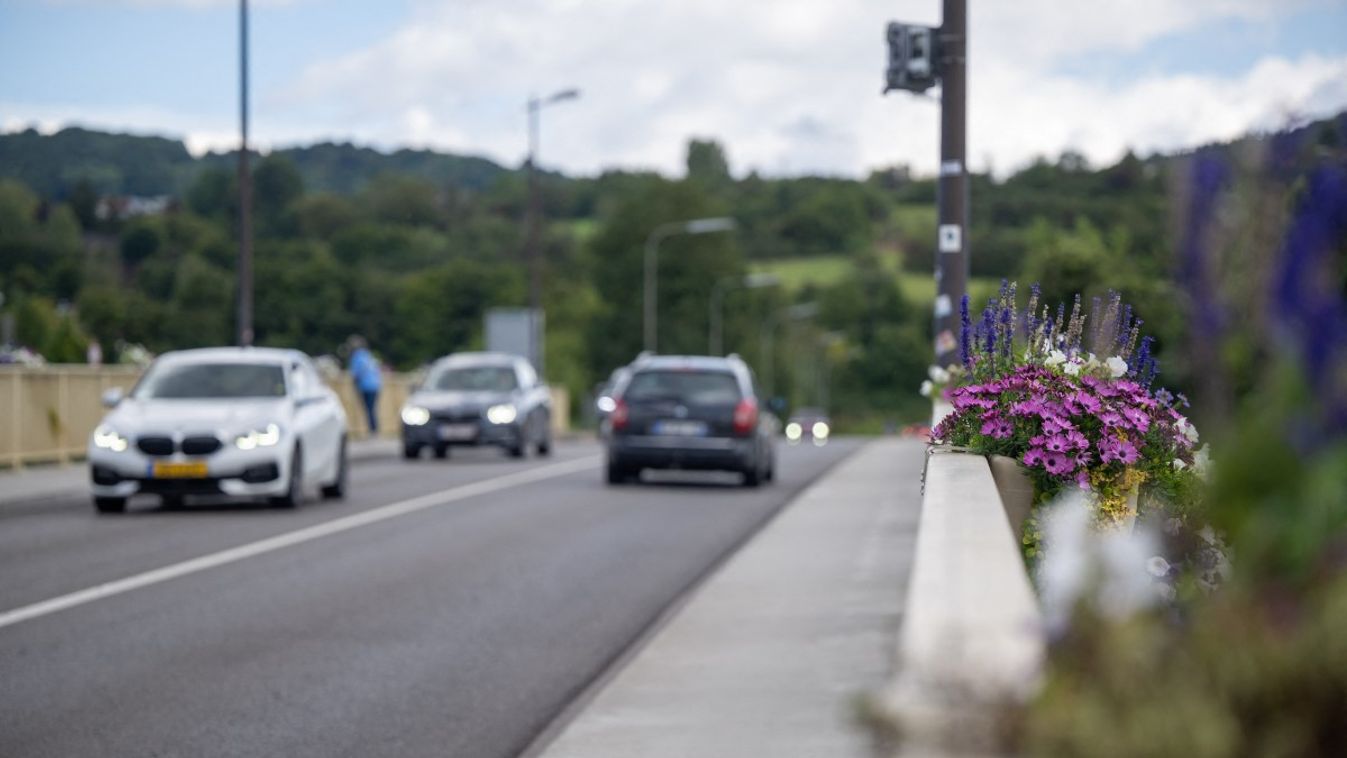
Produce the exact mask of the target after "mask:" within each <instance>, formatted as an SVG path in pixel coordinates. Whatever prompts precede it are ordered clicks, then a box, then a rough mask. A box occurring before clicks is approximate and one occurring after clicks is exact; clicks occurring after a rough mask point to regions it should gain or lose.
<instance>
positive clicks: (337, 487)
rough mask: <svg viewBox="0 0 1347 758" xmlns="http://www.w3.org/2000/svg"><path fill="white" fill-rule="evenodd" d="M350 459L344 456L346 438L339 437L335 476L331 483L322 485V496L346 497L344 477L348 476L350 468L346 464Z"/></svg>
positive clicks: (330, 497) (331, 497)
mask: <svg viewBox="0 0 1347 758" xmlns="http://www.w3.org/2000/svg"><path fill="white" fill-rule="evenodd" d="M349 462H350V461H349V460H348V459H347V457H346V438H345V437H342V438H341V446H340V447H339V448H338V452H337V478H336V479H334V480H333V481H332V483H331V484H329V485H326V486H324V487H323V497H325V498H329V499H337V498H343V497H346V479H347V477H349V476H350V473H349V471H350V469H349V466H348V465H347V464H348V463H349Z"/></svg>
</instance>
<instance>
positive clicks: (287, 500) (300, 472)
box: [271, 446, 304, 508]
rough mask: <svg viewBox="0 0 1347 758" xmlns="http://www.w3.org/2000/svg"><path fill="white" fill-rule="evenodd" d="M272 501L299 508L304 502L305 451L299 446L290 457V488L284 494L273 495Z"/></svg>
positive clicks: (280, 504) (277, 504) (281, 505)
mask: <svg viewBox="0 0 1347 758" xmlns="http://www.w3.org/2000/svg"><path fill="white" fill-rule="evenodd" d="M271 502H272V504H273V505H276V506H279V507H281V508H298V507H299V505H300V504H301V503H303V502H304V451H302V450H300V449H299V447H298V446H296V447H295V454H294V455H293V456H291V457H290V488H289V489H287V490H286V492H285V494H284V495H279V496H277V497H273V498H272V499H271Z"/></svg>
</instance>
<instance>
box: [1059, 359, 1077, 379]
mask: <svg viewBox="0 0 1347 758" xmlns="http://www.w3.org/2000/svg"><path fill="white" fill-rule="evenodd" d="M1062 371H1065V372H1066V375H1067V376H1078V375H1079V374H1080V362H1079V361H1071V362H1070V363H1068V364H1066V365H1065V366H1062Z"/></svg>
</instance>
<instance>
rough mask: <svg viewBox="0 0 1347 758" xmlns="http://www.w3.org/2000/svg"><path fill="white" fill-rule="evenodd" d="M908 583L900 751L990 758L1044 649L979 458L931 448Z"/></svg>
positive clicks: (898, 683)
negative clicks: (984, 754) (1010, 709)
mask: <svg viewBox="0 0 1347 758" xmlns="http://www.w3.org/2000/svg"><path fill="white" fill-rule="evenodd" d="M910 582H911V584H910V587H909V590H908V595H907V597H908V600H907V607H906V609H905V611H904V614H903V615H904V622H903V627H902V630H901V631H900V635H899V644H898V655H897V659H898V661H897V663H898V666H897V668H898V674H897V678H896V680H895V682H894V684H893V686H892V688H891V689H890V691H889V692H888V693H887V698H886V703H885V705H886V707H887V709H888V710H889V713H890V716H891V717H892V719H893V720H894V722H895V724H896V727H897V729H898V731H899V733H900V734H901V735H902V737H903V741H902V742H903V748H902V754H904V755H955V754H957V755H966V754H974V753H982V752H988V751H994V750H995V749H996V745H997V744H998V742H999V739H998V728H999V724H1000V716H1001V715H1002V714H1003V712H1004V711H1003V709H1004V708H1005V707H1006V706H1008V705H1011V704H1019V703H1023V702H1024V701H1025V700H1026V699H1027V698H1029V697H1031V696H1032V695H1033V693H1034V692H1035V691H1036V689H1037V686H1038V680H1039V675H1040V670H1041V666H1042V662H1043V656H1044V651H1045V642H1044V636H1043V624H1042V617H1041V614H1040V611H1039V608H1038V600H1037V597H1036V596H1035V594H1034V591H1033V588H1032V586H1031V585H1030V582H1029V577H1028V574H1027V573H1026V571H1025V567H1024V560H1023V558H1022V557H1021V555H1020V549H1019V545H1018V543H1017V541H1016V540H1015V538H1014V536H1013V534H1012V533H1011V528H1010V523H1009V521H1008V520H1007V517H1006V512H1005V509H1004V507H1003V505H1002V503H1001V499H1000V497H999V496H998V494H997V489H996V483H995V482H994V481H993V479H992V474H991V469H990V467H989V466H988V464H987V460H986V459H985V458H983V457H982V456H979V455H971V454H967V453H957V452H949V451H944V450H941V449H940V448H933V449H932V450H931V451H930V453H929V455H928V457H927V462H926V473H925V483H924V491H923V495H922V510H921V527H920V529H919V531H918V534H917V548H916V553H915V557H914V559H913V566H912V575H911V580H910Z"/></svg>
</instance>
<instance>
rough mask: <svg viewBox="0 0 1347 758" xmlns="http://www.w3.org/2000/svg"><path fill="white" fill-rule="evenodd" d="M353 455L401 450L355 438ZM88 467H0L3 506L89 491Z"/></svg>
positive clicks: (353, 457)
mask: <svg viewBox="0 0 1347 758" xmlns="http://www.w3.org/2000/svg"><path fill="white" fill-rule="evenodd" d="M350 444H351V447H350V452H349V455H350V459H351V460H353V461H358V460H363V459H366V458H391V457H392V456H395V455H397V454H399V453H400V452H401V451H402V443H401V442H399V441H398V440H396V439H387V438H381V439H365V440H352V441H351V443H350ZM88 490H89V468H88V466H86V465H85V464H84V463H82V462H81V463H71V464H67V465H64V466H61V465H50V466H30V467H27V468H22V469H19V470H18V471H0V506H4V505H10V504H16V503H24V502H28V501H32V500H45V499H47V498H52V497H59V496H62V495H70V494H72V493H86V494H87V493H88Z"/></svg>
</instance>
